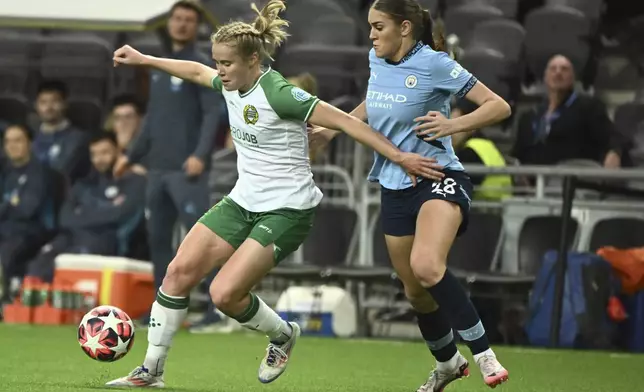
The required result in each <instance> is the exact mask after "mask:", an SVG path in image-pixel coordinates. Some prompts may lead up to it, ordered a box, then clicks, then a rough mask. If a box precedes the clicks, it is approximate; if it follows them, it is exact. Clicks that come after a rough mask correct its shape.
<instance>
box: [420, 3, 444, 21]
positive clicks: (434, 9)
mask: <svg viewBox="0 0 644 392" xmlns="http://www.w3.org/2000/svg"><path fill="white" fill-rule="evenodd" d="M418 2H419V3H420V5H421V6H422V7H423V9H426V10H429V13H430V14H431V15H432V17H433V18H436V17H437V16H438V7H439V5H440V1H439V0H419V1H418Z"/></svg>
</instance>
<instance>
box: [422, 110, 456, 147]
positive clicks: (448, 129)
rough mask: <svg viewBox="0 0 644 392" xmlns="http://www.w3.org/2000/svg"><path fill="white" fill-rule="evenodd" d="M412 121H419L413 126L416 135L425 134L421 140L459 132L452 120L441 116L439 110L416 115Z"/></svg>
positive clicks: (429, 140) (427, 140)
mask: <svg viewBox="0 0 644 392" xmlns="http://www.w3.org/2000/svg"><path fill="white" fill-rule="evenodd" d="M414 122H419V123H421V124H419V125H416V126H415V127H414V131H416V134H417V135H418V136H425V137H423V140H424V141H426V142H431V141H432V140H436V139H439V138H441V137H445V136H449V135H453V134H455V133H457V132H460V130H459V129H458V128H457V127H456V123H455V122H454V120H452V119H449V118H447V117H445V116H443V114H442V113H441V112H427V114H426V115H424V116H421V117H416V118H415V119H414Z"/></svg>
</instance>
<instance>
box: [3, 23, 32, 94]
mask: <svg viewBox="0 0 644 392" xmlns="http://www.w3.org/2000/svg"><path fill="white" fill-rule="evenodd" d="M29 37H31V39H30V38H29ZM29 37H23V36H22V35H20V34H18V33H13V34H12V33H10V32H2V34H0V53H2V56H0V93H6V94H26V93H27V90H28V81H29V79H30V75H32V74H33V66H32V64H33V62H32V59H31V57H32V56H31V54H32V53H31V52H32V49H34V46H36V45H37V41H34V38H33V36H29Z"/></svg>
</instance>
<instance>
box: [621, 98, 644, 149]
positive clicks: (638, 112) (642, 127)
mask: <svg viewBox="0 0 644 392" xmlns="http://www.w3.org/2000/svg"><path fill="white" fill-rule="evenodd" d="M615 128H616V129H617V132H619V133H620V134H621V135H623V136H624V137H625V138H626V139H627V140H632V139H633V137H634V136H635V134H636V133H638V132H644V103H638V102H632V103H627V104H624V105H620V106H618V107H617V109H616V110H615Z"/></svg>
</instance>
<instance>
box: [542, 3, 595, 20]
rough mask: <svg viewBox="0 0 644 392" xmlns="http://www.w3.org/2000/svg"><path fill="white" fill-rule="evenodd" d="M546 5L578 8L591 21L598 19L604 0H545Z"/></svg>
mask: <svg viewBox="0 0 644 392" xmlns="http://www.w3.org/2000/svg"><path fill="white" fill-rule="evenodd" d="M546 5H555V6H556V5H561V6H567V7H571V8H575V9H578V10H579V11H581V12H583V13H584V14H585V15H586V16H587V17H588V18H589V19H591V20H593V21H596V20H598V19H599V17H600V16H601V13H602V11H603V10H604V0H546Z"/></svg>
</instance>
